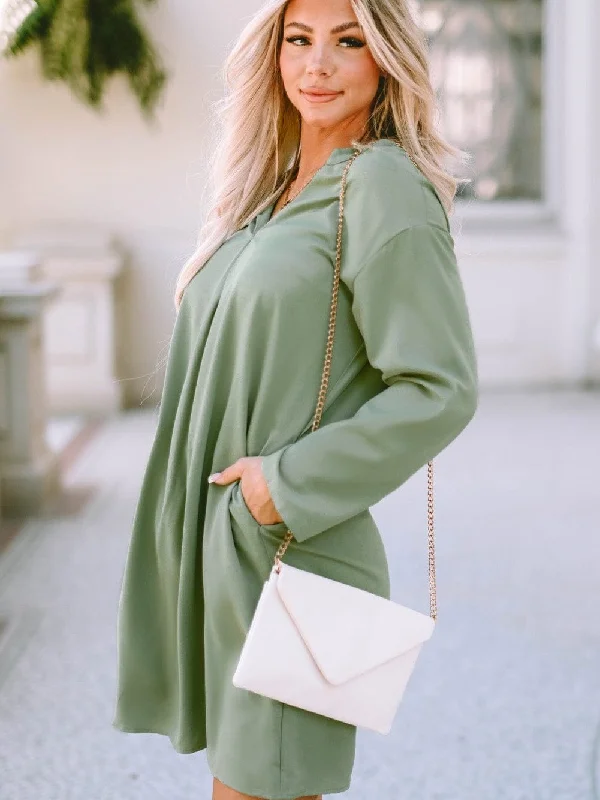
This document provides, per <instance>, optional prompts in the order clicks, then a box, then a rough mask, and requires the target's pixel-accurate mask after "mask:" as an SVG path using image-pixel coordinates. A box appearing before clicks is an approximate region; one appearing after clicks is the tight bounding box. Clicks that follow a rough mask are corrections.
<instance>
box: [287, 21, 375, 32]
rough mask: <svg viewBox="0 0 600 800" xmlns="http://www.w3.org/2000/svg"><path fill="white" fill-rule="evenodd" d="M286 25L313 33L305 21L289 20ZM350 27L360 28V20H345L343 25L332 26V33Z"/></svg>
mask: <svg viewBox="0 0 600 800" xmlns="http://www.w3.org/2000/svg"><path fill="white" fill-rule="evenodd" d="M285 27H286V28H291V27H295V28H300V29H301V30H303V31H306V32H307V33H313V29H312V28H311V27H310V25H305V24H304V22H288V23H287V25H286V26H285ZM350 28H360V25H359V24H358V22H343V23H342V24H341V25H336V26H335V28H332V29H331V33H343V32H344V31H347V30H350Z"/></svg>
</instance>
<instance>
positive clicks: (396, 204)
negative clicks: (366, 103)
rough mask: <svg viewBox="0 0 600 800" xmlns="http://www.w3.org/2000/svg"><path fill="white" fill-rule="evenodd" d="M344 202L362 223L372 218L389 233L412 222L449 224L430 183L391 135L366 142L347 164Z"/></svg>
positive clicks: (408, 225)
mask: <svg viewBox="0 0 600 800" xmlns="http://www.w3.org/2000/svg"><path fill="white" fill-rule="evenodd" d="M346 204H347V209H348V212H349V213H350V214H353V213H356V214H359V215H361V216H363V223H364V224H365V225H369V224H370V223H371V222H372V223H373V224H376V225H377V226H378V228H380V229H381V230H382V231H386V232H387V233H389V235H390V236H391V235H394V234H395V233H399V232H401V231H402V230H404V229H406V228H410V227H413V226H415V225H426V224H434V225H438V226H441V227H443V228H446V229H448V228H449V225H448V217H447V214H446V212H445V209H444V207H443V205H442V203H441V200H440V199H439V197H438V194H437V192H436V190H435V188H434V186H433V184H432V183H431V181H430V180H429V179H428V178H427V177H426V176H425V175H424V174H423V173H422V172H421V170H420V169H419V168H418V167H417V166H416V165H415V164H414V163H413V162H412V160H411V159H410V157H409V155H408V154H407V152H406V151H405V150H404V149H403V148H402V147H400V146H399V145H398V144H396V143H395V142H394V141H392V140H391V139H379V140H377V141H375V142H373V143H372V144H370V145H368V147H367V148H366V149H365V150H364V151H363V152H362V153H361V154H360V155H359V156H358V157H357V158H356V160H355V161H354V163H353V164H352V165H351V167H350V169H349V170H348V179H347V188H346ZM384 235H385V234H384Z"/></svg>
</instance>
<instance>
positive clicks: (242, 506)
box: [229, 480, 287, 534]
mask: <svg viewBox="0 0 600 800" xmlns="http://www.w3.org/2000/svg"><path fill="white" fill-rule="evenodd" d="M229 510H230V511H231V513H232V514H233V515H234V516H235V518H236V519H237V520H238V522H239V523H240V524H245V526H247V527H250V528H261V529H262V530H265V531H270V532H271V533H282V534H284V533H286V532H287V525H286V524H285V522H273V523H272V524H270V525H261V524H260V522H258V521H257V520H256V519H254V517H253V516H252V512H251V511H250V509H249V508H248V506H247V505H246V501H245V499H244V495H243V494H242V486H241V483H240V481H239V480H238V481H237V482H236V483H235V485H234V487H233V490H232V492H231V498H230V501H229Z"/></svg>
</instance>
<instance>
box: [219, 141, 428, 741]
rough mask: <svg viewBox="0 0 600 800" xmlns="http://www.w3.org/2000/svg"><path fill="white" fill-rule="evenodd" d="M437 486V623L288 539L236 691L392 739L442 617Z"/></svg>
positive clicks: (319, 406)
mask: <svg viewBox="0 0 600 800" xmlns="http://www.w3.org/2000/svg"><path fill="white" fill-rule="evenodd" d="M357 155H358V153H355V155H353V156H352V158H351V159H350V161H349V162H348V164H347V165H346V168H345V170H344V173H343V176H342V186H341V191H340V207H339V220H338V237H337V256H336V264H335V271H334V283H333V293H332V301H331V316H330V325H329V332H328V341H327V350H326V356H325V365H324V367H323V378H322V381H321V389H320V391H319V398H318V402H317V409H316V412H315V418H314V421H313V428H312V429H313V430H316V428H317V427H318V425H319V422H320V419H321V414H322V410H323V405H324V400H325V395H326V391H327V384H328V380H329V370H330V365H331V352H332V350H333V334H334V330H335V314H336V309H337V294H338V286H339V277H340V261H341V231H342V220H343V211H344V193H345V186H346V174H347V171H348V169H349V167H350V165H351V164H352V162H353V161H354V159H355V158H356V156H357ZM427 479H428V495H427V496H428V533H429V536H428V543H429V591H430V615H429V616H428V615H427V614H422V613H421V612H419V611H414V610H413V609H411V608H407V607H406V606H402V605H399V604H398V603H395V602H393V601H391V600H388V599H386V598H384V597H380V596H379V595H375V594H372V593H371V592H368V591H365V590H363V589H359V588H357V587H355V586H349V585H348V584H345V583H341V582H340V581H335V580H332V579H330V578H326V577H323V576H322V575H316V574H314V573H312V572H308V571H306V570H302V569H298V568H297V567H293V566H290V565H289V564H283V563H282V561H281V557H282V556H283V555H284V553H285V551H286V550H287V547H288V545H289V543H290V541H291V539H292V537H293V534H292V532H291V531H289V530H288V532H287V533H286V536H285V538H284V540H283V542H282V544H281V546H280V547H279V549H278V551H277V553H276V555H275V562H274V566H273V569H272V570H271V573H270V576H269V578H268V580H267V581H266V582H265V584H264V586H263V589H262V592H261V595H260V598H259V601H258V604H257V606H256V609H255V612H254V616H253V619H252V622H251V624H250V629H249V630H248V634H247V636H246V640H245V642H244V646H243V648H242V651H241V654H240V658H239V661H238V664H237V667H236V670H235V673H234V675H233V679H232V681H233V685H234V686H236V687H238V688H240V689H246V690H248V691H251V692H256V693H257V694H261V695H264V696H265V697H270V698H272V699H274V700H279V701H281V702H283V703H287V704H289V705H292V706H297V707H298V708H303V709H306V710H307V711H312V712H314V713H316V714H322V715H324V716H326V717H330V718H332V719H337V720H340V721H341V722H347V723H349V724H350V725H356V726H361V727H364V728H369V729H371V730H374V731H377V732H378V733H383V734H386V733H389V731H390V729H391V726H392V722H393V720H394V716H395V714H396V711H397V708H398V705H399V703H400V701H401V699H402V695H403V694H404V690H405V688H406V685H407V683H408V679H409V678H410V675H411V673H412V671H413V668H414V666H415V662H416V660H417V656H418V655H419V652H420V650H421V646H422V645H423V643H424V642H426V641H427V640H428V639H429V638H430V636H431V634H432V633H433V629H434V626H435V619H436V616H437V609H436V586H435V549H434V529H433V464H432V462H431V461H430V462H429V464H428V470H427Z"/></svg>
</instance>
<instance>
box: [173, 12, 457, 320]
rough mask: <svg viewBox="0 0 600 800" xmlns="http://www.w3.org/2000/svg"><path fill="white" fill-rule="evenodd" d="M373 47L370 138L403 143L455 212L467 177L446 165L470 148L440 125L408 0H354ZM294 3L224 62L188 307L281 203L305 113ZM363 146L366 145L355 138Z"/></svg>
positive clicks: (261, 24)
mask: <svg viewBox="0 0 600 800" xmlns="http://www.w3.org/2000/svg"><path fill="white" fill-rule="evenodd" d="M350 1H351V4H352V8H353V9H354V13H355V14H356V18H357V19H358V22H359V24H360V25H361V27H362V30H363V33H364V36H365V39H366V42H367V45H368V47H369V49H370V51H371V53H372V55H373V58H374V59H375V61H376V62H377V64H378V66H379V67H380V68H381V69H382V70H383V72H384V77H383V78H382V80H380V85H379V88H378V91H377V94H376V96H375V98H374V101H373V106H372V110H371V115H370V118H369V123H368V130H367V132H366V136H365V137H363V140H364V141H366V142H367V143H368V142H369V141H372V140H375V139H381V138H387V139H392V140H394V141H396V142H397V143H398V144H399V145H400V146H401V147H402V148H403V149H404V150H405V151H406V153H407V154H408V156H409V157H410V158H411V159H412V161H413V163H414V164H415V165H416V166H417V167H418V168H419V169H420V170H421V172H422V173H423V174H424V175H425V177H426V178H428V179H429V180H430V181H431V183H432V184H433V186H434V187H435V189H436V190H437V193H438V195H439V196H440V200H441V202H442V204H443V205H444V207H445V209H446V211H447V213H448V214H450V213H452V211H453V201H454V196H455V194H456V188H457V185H458V181H457V179H456V178H454V177H453V175H451V174H450V173H449V172H447V171H446V170H445V169H444V167H443V162H444V159H445V158H446V157H448V156H450V157H452V158H457V159H459V160H461V161H464V157H465V156H466V154H465V153H463V151H461V150H459V149H458V148H455V147H453V146H452V145H450V144H449V143H448V142H446V141H445V140H444V139H443V138H442V137H441V135H440V134H439V132H438V131H436V127H435V119H434V117H435V114H436V103H435V94H434V90H433V87H432V85H431V82H430V79H429V66H428V61H427V48H426V41H425V37H424V35H423V33H422V31H421V29H420V28H419V26H418V25H417V23H416V21H415V20H414V18H413V17H412V15H411V13H410V9H409V7H408V0H350ZM287 4H288V0H269V2H267V3H266V4H265V5H264V6H263V7H262V8H261V9H260V10H259V11H258V12H257V13H256V14H255V16H254V17H253V18H252V20H251V21H250V23H249V24H248V25H247V26H246V28H245V29H244V30H243V31H242V33H241V35H240V37H239V39H238V41H237V43H236V44H235V46H234V48H233V50H232V51H231V53H230V54H229V56H228V58H227V60H226V62H225V67H224V79H225V87H226V94H225V96H224V98H223V99H221V100H219V101H218V102H217V103H216V104H215V112H216V118H217V120H218V121H219V122H220V131H219V138H218V143H217V145H216V146H215V148H214V151H213V155H212V158H211V164H210V168H211V169H210V172H211V177H212V181H211V182H212V186H213V197H212V201H211V203H210V207H209V211H208V214H207V217H206V221H205V223H204V225H203V226H202V228H201V230H200V234H199V240H198V241H199V244H198V248H197V250H196V251H195V253H194V254H193V255H192V256H191V258H190V259H189V260H188V261H187V263H186V264H185V265H184V267H183V269H182V270H181V272H180V274H179V276H178V279H177V284H176V289H175V307H176V308H177V309H179V306H180V304H181V298H182V297H183V292H184V291H185V288H186V286H187V285H188V284H189V282H190V281H191V279H192V278H193V277H194V275H195V274H196V273H197V272H198V270H199V269H201V268H202V267H203V266H204V264H205V263H206V262H207V261H208V259H209V258H210V257H211V256H212V255H213V254H214V253H215V252H216V251H217V250H218V248H219V247H220V246H221V244H222V243H223V242H224V241H225V240H226V239H227V238H229V237H230V236H231V235H233V234H234V233H235V232H236V231H237V230H239V229H240V228H243V227H244V226H245V225H247V224H248V222H249V221H250V220H251V219H252V218H253V217H254V216H255V215H256V214H258V213H260V212H261V211H262V210H263V209H264V208H266V207H267V206H268V205H269V204H271V203H272V202H274V201H275V199H276V198H277V196H278V195H279V193H280V192H281V190H282V188H283V185H284V183H285V181H286V177H287V170H288V169H289V166H290V162H292V161H294V160H295V158H296V156H297V151H298V145H299V141H300V124H301V121H300V115H299V113H298V111H297V109H296V108H295V107H294V106H293V105H292V103H291V102H290V101H289V99H288V97H287V95H286V93H285V90H284V86H283V81H282V79H281V75H280V71H279V52H280V48H281V42H282V39H283V20H284V14H285V10H286V6H287ZM353 144H354V145H356V146H357V147H358V148H359V149H360V148H361V146H364V145H363V143H362V141H361V142H353Z"/></svg>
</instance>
